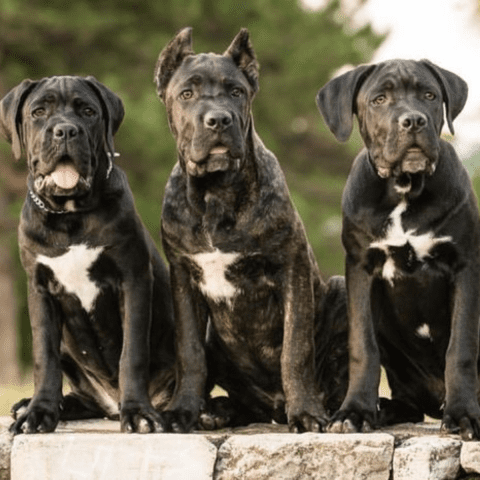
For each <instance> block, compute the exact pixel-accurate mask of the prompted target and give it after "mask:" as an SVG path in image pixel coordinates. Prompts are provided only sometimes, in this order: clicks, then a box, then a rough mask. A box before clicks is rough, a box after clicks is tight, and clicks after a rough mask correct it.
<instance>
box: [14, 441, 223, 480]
mask: <svg viewBox="0 0 480 480" xmlns="http://www.w3.org/2000/svg"><path fill="white" fill-rule="evenodd" d="M216 454H217V449H216V448H215V446H214V445H213V444H212V443H211V442H209V441H208V440H207V439H205V438H202V437H201V436H195V435H180V434H150V435H141V434H130V435H129V434H122V433H109V434H103V433H58V432H56V433H52V434H39V435H18V436H16V437H15V440H14V443H13V449H12V457H11V461H12V470H11V480H25V479H28V480H37V479H38V480H47V479H48V480H86V479H89V480H110V479H115V480H123V479H125V480H157V479H158V480H192V479H195V480H211V478H212V473H213V469H214V464H215V459H216Z"/></svg>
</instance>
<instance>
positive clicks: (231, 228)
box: [155, 29, 347, 431]
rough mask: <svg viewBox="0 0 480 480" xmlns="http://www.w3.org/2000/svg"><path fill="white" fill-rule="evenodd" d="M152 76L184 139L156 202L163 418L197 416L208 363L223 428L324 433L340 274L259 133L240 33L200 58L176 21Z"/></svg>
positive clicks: (339, 367) (340, 334) (250, 55)
mask: <svg viewBox="0 0 480 480" xmlns="http://www.w3.org/2000/svg"><path fill="white" fill-rule="evenodd" d="M155 80H156V83H157V88H158V94H159V96H160V97H161V99H162V100H163V101H164V103H165V105H166V109H167V114H168V120H169V123H170V127H171V130H172V133H173V135H174V137H175V140H176V142H177V148H178V163H177V164H176V165H175V167H174V169H173V172H172V174H171V177H170V179H169V181H168V184H167V187H166V190H165V198H164V205H163V213H162V234H163V244H164V249H165V252H166V255H167V257H168V260H169V262H170V272H171V282H172V289H173V294H174V307H175V315H176V322H177V323H176V326H177V330H176V332H177V351H178V355H179V364H178V377H177V380H178V383H177V388H176V391H175V396H174V399H173V401H172V403H171V405H170V406H169V408H168V411H169V418H168V419H167V425H169V426H170V428H171V429H173V430H175V431H188V430H190V429H191V428H192V426H193V425H194V424H195V423H196V421H197V419H198V417H199V413H200V412H201V411H202V410H203V409H204V406H205V400H204V399H205V389H206V383H207V372H208V375H209V383H208V385H211V383H213V382H215V383H218V384H219V385H220V386H222V387H223V388H224V389H225V390H226V391H227V392H228V395H229V403H228V406H227V407H226V411H227V413H228V415H227V416H230V418H229V419H228V421H229V424H230V425H238V424H245V423H249V422H255V421H257V422H259V421H264V422H270V421H272V419H273V420H276V421H277V422H281V423H286V422H288V425H289V427H290V430H292V431H304V430H310V431H319V430H321V429H323V428H324V427H325V425H326V424H327V421H328V415H327V412H326V408H327V409H335V408H336V407H338V405H339V402H340V401H341V399H342V398H343V395H344V392H345V389H346V365H347V357H346V355H347V352H346V323H347V322H346V311H345V291H344V284H343V279H342V278H334V279H333V280H332V281H331V282H330V283H329V284H328V285H326V284H325V283H324V282H323V281H322V279H321V277H320V273H319V270H318V266H317V263H316V261H315V259H314V256H313V253H312V249H311V247H310V245H309V243H308V240H307V238H306V235H305V229H304V226H303V224H302V221H301V220H300V217H299V215H298V213H297V211H296V210H295V208H294V206H293V204H292V202H291V200H290V196H289V192H288V188H287V185H286V183H285V178H284V175H283V172H282V170H281V169H280V166H279V163H278V161H277V159H276V158H275V156H274V155H273V154H272V153H271V152H270V151H269V150H267V149H266V148H265V146H264V145H263V143H262V141H261V140H260V138H259V137H258V135H257V133H256V132H255V129H254V126H253V118H252V114H251V103H252V100H253V97H254V95H255V93H256V92H257V90H258V64H257V61H256V58H255V54H254V51H253V48H252V45H251V44H250V41H249V35H248V32H247V31H246V30H241V31H240V33H239V34H238V35H237V36H236V37H235V39H234V40H233V42H232V44H231V45H230V47H229V48H228V49H227V50H226V52H225V53H224V54H223V55H217V54H214V53H208V54H198V55H195V54H194V53H193V50H192V37H191V30H190V29H185V30H182V31H181V32H180V33H179V34H178V35H177V36H176V37H175V38H174V39H173V40H172V41H171V42H170V43H169V44H168V45H167V46H166V48H165V49H164V50H163V51H162V52H161V54H160V57H159V60H158V63H157V66H156V70H155ZM206 352H207V355H206ZM207 358H208V362H207ZM208 388H209V387H208ZM214 406H217V407H218V406H220V407H225V405H224V404H223V402H221V401H217V402H216V403H215V404H214ZM220 410H222V414H224V413H225V409H223V408H220ZM202 419H203V420H205V417H202ZM213 420H214V424H213V426H219V425H220V424H222V425H223V424H224V422H225V418H222V417H219V416H217V415H216V414H215V415H213ZM203 423H204V424H205V422H203Z"/></svg>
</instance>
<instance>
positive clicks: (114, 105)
mask: <svg viewBox="0 0 480 480" xmlns="http://www.w3.org/2000/svg"><path fill="white" fill-rule="evenodd" d="M85 81H86V82H87V84H88V85H89V86H90V88H91V89H92V90H93V91H94V93H95V95H96V96H97V97H98V100H99V101H100V104H101V105H102V114H103V118H104V121H105V144H106V147H107V151H108V152H110V154H111V159H112V160H113V157H114V153H115V147H114V144H113V136H114V135H115V134H116V133H117V130H118V128H119V127H120V124H121V123H122V120H123V117H124V115H125V109H124V108H123V103H122V100H121V99H120V97H118V96H117V95H116V94H115V93H113V92H112V91H111V90H110V89H109V88H107V87H106V86H105V85H103V84H102V83H100V82H99V81H98V80H97V79H96V78H95V77H91V76H90V77H87V78H86V79H85Z"/></svg>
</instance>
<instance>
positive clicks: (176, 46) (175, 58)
mask: <svg viewBox="0 0 480 480" xmlns="http://www.w3.org/2000/svg"><path fill="white" fill-rule="evenodd" d="M192 44H193V43H192V29H191V27H187V28H184V29H183V30H180V32H178V34H177V35H176V36H175V38H174V39H173V40H171V41H170V42H169V43H168V45H167V46H166V47H165V48H164V49H163V50H162V51H161V52H160V55H159V56H158V60H157V64H156V66H155V73H154V78H153V81H154V82H155V83H156V84H157V94H158V96H159V97H160V98H161V99H162V100H163V101H165V90H166V89H167V85H168V82H169V81H170V79H171V78H172V76H173V74H174V73H175V71H176V70H177V68H178V67H179V66H180V65H181V63H182V62H183V60H184V59H185V57H187V56H189V55H193V54H194V53H193V48H192Z"/></svg>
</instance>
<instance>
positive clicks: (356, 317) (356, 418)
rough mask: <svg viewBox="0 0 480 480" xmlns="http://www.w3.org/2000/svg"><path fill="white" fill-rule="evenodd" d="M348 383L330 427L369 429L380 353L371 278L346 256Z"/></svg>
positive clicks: (373, 416) (340, 430) (337, 430)
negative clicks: (372, 301) (344, 395)
mask: <svg viewBox="0 0 480 480" xmlns="http://www.w3.org/2000/svg"><path fill="white" fill-rule="evenodd" d="M346 281H347V295H348V317H349V383H348V390H347V395H346V397H345V400H344V401H343V404H342V406H341V407H340V410H339V411H338V412H337V413H336V414H335V415H334V417H333V419H332V422H331V424H330V426H329V429H328V430H329V431H330V432H333V433H350V432H360V431H364V432H365V431H370V430H371V429H372V428H373V427H374V426H375V423H376V410H377V401H378V385H379V382H380V353H379V349H378V344H377V340H376V336H375V327H374V323H373V317H372V308H371V302H370V296H371V289H372V277H371V276H370V275H369V274H368V273H367V272H366V271H365V270H364V268H363V266H362V265H361V264H360V263H359V262H354V261H353V260H350V259H349V258H348V257H347V264H346Z"/></svg>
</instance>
